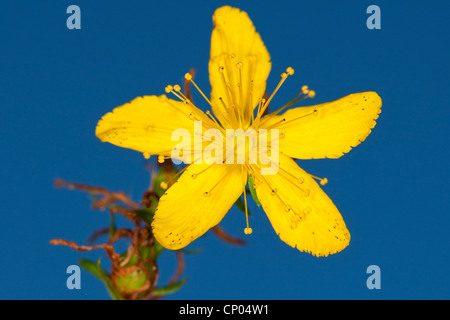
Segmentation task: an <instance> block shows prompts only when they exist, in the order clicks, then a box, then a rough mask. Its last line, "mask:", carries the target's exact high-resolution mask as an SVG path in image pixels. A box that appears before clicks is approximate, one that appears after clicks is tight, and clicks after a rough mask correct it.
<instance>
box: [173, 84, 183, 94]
mask: <svg viewBox="0 0 450 320" xmlns="http://www.w3.org/2000/svg"><path fill="white" fill-rule="evenodd" d="M173 90H175V91H176V92H179V91H181V87H180V86H179V85H178V84H176V85H174V86H173Z"/></svg>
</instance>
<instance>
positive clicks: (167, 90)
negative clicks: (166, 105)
mask: <svg viewBox="0 0 450 320" xmlns="http://www.w3.org/2000/svg"><path fill="white" fill-rule="evenodd" d="M165 90H166V93H170V92H172V90H173V86H171V85H170V84H169V85H168V86H167V87H166V88H165Z"/></svg>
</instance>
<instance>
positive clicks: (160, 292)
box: [152, 278, 187, 296]
mask: <svg viewBox="0 0 450 320" xmlns="http://www.w3.org/2000/svg"><path fill="white" fill-rule="evenodd" d="M186 280H187V279H186V278H183V279H181V280H180V281H178V282H176V283H174V284H171V285H169V286H166V287H159V288H155V289H154V290H153V292H152V295H154V296H166V295H168V294H172V293H174V292H177V291H178V290H180V288H181V287H182V286H183V284H184V283H185V282H186Z"/></svg>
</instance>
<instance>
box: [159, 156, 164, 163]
mask: <svg viewBox="0 0 450 320" xmlns="http://www.w3.org/2000/svg"><path fill="white" fill-rule="evenodd" d="M158 163H164V156H163V155H159V156H158Z"/></svg>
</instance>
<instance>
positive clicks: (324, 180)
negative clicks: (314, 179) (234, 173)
mask: <svg viewBox="0 0 450 320" xmlns="http://www.w3.org/2000/svg"><path fill="white" fill-rule="evenodd" d="M327 183H328V179H327V178H323V179H322V180H320V184H321V185H323V186H324V185H326V184H327Z"/></svg>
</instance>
